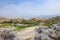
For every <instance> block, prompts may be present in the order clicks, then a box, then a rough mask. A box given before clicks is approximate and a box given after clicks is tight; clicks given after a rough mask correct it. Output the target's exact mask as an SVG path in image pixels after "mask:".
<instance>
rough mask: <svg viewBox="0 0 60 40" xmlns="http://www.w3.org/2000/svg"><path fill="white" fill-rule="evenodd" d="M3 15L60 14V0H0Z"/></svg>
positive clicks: (28, 16) (0, 9)
mask: <svg viewBox="0 0 60 40" xmlns="http://www.w3.org/2000/svg"><path fill="white" fill-rule="evenodd" d="M0 16H3V17H9V18H12V17H23V18H32V17H54V16H60V0H0Z"/></svg>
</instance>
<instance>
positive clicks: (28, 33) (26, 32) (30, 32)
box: [17, 26, 37, 39]
mask: <svg viewBox="0 0 60 40" xmlns="http://www.w3.org/2000/svg"><path fill="white" fill-rule="evenodd" d="M36 27H37V26H36ZM36 27H29V28H26V29H23V30H22V31H20V32H18V33H17V35H18V37H20V39H27V38H32V37H34V36H35V31H34V30H35V28H36Z"/></svg>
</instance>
